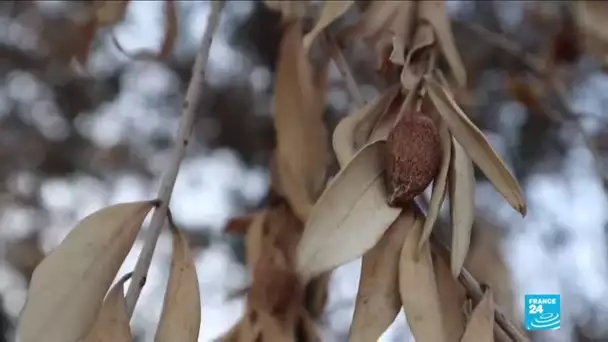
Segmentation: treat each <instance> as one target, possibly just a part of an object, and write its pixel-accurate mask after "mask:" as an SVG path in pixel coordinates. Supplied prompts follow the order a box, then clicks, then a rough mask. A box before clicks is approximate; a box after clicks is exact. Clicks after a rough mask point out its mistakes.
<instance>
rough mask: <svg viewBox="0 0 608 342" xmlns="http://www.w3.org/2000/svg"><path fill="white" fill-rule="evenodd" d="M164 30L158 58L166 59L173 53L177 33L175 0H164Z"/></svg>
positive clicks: (177, 23)
mask: <svg viewBox="0 0 608 342" xmlns="http://www.w3.org/2000/svg"><path fill="white" fill-rule="evenodd" d="M164 11H165V32H164V36H163V42H162V44H161V46H160V52H159V53H158V59H161V60H166V59H168V58H169V57H170V56H171V53H173V49H174V47H175V43H176V42H177V37H178V35H179V22H178V11H177V3H176V0H165V8H164Z"/></svg>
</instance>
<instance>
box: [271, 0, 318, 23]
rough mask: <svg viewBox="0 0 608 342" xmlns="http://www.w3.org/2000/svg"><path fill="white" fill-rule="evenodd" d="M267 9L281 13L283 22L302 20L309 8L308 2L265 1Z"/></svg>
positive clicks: (296, 0) (299, 0)
mask: <svg viewBox="0 0 608 342" xmlns="http://www.w3.org/2000/svg"><path fill="white" fill-rule="evenodd" d="M264 4H265V5H266V7H268V8H270V9H272V10H274V11H277V12H280V13H281V17H282V18H283V21H284V22H286V21H289V20H291V19H296V18H302V17H304V15H305V14H306V8H307V6H308V0H303V1H302V0H294V1H285V0H278V1H277V0H264Z"/></svg>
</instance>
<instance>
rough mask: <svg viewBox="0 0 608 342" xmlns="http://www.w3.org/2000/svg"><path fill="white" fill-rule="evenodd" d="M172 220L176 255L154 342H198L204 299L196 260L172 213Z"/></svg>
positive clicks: (173, 258) (171, 225)
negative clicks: (200, 288)
mask: <svg viewBox="0 0 608 342" xmlns="http://www.w3.org/2000/svg"><path fill="white" fill-rule="evenodd" d="M168 218H169V226H170V228H171V235H172V237H173V256H172V258H171V268H170V270H169V282H168V283H167V290H166V292H165V299H164V301H163V309H162V312H161V315H160V321H159V323H158V327H157V328H156V335H155V337H154V341H156V342H166V341H183V342H196V341H198V334H199V329H200V324H201V296H200V292H199V286H198V277H197V275H196V266H195V264H194V257H193V256H192V252H191V251H190V247H188V241H187V240H186V237H185V236H184V234H182V232H180V230H179V228H178V227H177V226H176V225H175V224H174V223H173V220H172V219H171V215H170V214H169V216H168Z"/></svg>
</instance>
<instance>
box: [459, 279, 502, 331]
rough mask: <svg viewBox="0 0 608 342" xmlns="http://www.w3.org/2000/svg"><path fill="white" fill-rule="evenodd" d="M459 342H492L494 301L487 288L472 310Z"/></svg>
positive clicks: (490, 291)
mask: <svg viewBox="0 0 608 342" xmlns="http://www.w3.org/2000/svg"><path fill="white" fill-rule="evenodd" d="M460 341H461V342H494V300H493V299H492V290H490V289H489V288H487V289H486V291H485V293H484V294H483V297H482V298H481V301H480V302H479V304H477V306H476V307H475V309H474V310H473V313H472V314H471V317H470V318H469V322H468V323H467V328H466V330H465V331H464V335H462V339H461V340H460Z"/></svg>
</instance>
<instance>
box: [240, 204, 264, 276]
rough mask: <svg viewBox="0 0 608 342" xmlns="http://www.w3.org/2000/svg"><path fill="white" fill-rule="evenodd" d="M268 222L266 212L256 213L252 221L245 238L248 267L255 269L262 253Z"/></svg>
mask: <svg viewBox="0 0 608 342" xmlns="http://www.w3.org/2000/svg"><path fill="white" fill-rule="evenodd" d="M265 221H266V211H265V210H263V211H260V212H258V213H256V215H255V216H254V218H253V219H252V220H251V224H250V226H249V229H247V235H246V236H245V253H246V260H247V265H249V266H250V267H253V266H254V265H255V264H256V262H257V261H258V259H259V257H260V253H261V252H262V251H261V249H262V240H263V238H264V222H265Z"/></svg>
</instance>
